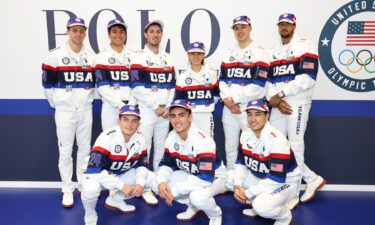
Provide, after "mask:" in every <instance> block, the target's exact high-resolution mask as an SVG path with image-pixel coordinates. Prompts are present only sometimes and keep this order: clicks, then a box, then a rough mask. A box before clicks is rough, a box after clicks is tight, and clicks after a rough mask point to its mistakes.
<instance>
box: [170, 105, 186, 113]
mask: <svg viewBox="0 0 375 225" xmlns="http://www.w3.org/2000/svg"><path fill="white" fill-rule="evenodd" d="M175 107H179V108H184V109H186V110H187V111H190V112H191V108H189V107H186V106H183V105H170V106H167V111H168V112H170V111H171V109H172V108H175Z"/></svg>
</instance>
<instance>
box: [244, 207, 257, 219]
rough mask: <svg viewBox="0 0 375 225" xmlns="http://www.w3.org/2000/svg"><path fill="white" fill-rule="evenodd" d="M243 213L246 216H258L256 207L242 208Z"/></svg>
mask: <svg viewBox="0 0 375 225" xmlns="http://www.w3.org/2000/svg"><path fill="white" fill-rule="evenodd" d="M242 214H243V215H244V216H246V217H250V218H255V217H257V213H256V212H255V210H254V209H244V210H242Z"/></svg>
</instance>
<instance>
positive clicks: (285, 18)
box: [277, 13, 297, 24]
mask: <svg viewBox="0 0 375 225" xmlns="http://www.w3.org/2000/svg"><path fill="white" fill-rule="evenodd" d="M296 20H297V18H296V16H295V15H294V14H292V13H284V14H281V15H280V16H279V21H278V22H277V24H279V23H281V22H287V23H292V24H295V23H296Z"/></svg>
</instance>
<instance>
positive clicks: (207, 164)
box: [199, 162, 212, 170]
mask: <svg viewBox="0 0 375 225" xmlns="http://www.w3.org/2000/svg"><path fill="white" fill-rule="evenodd" d="M199 170H212V163H211V162H200V163H199Z"/></svg>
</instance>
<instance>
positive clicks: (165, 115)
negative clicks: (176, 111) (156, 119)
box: [161, 110, 169, 119]
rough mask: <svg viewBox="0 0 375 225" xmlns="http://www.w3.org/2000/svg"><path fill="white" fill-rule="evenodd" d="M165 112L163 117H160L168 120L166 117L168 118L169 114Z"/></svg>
mask: <svg viewBox="0 0 375 225" xmlns="http://www.w3.org/2000/svg"><path fill="white" fill-rule="evenodd" d="M164 111H165V112H164V113H163V115H161V116H162V117H163V118H164V119H168V116H169V112H168V110H164Z"/></svg>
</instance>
